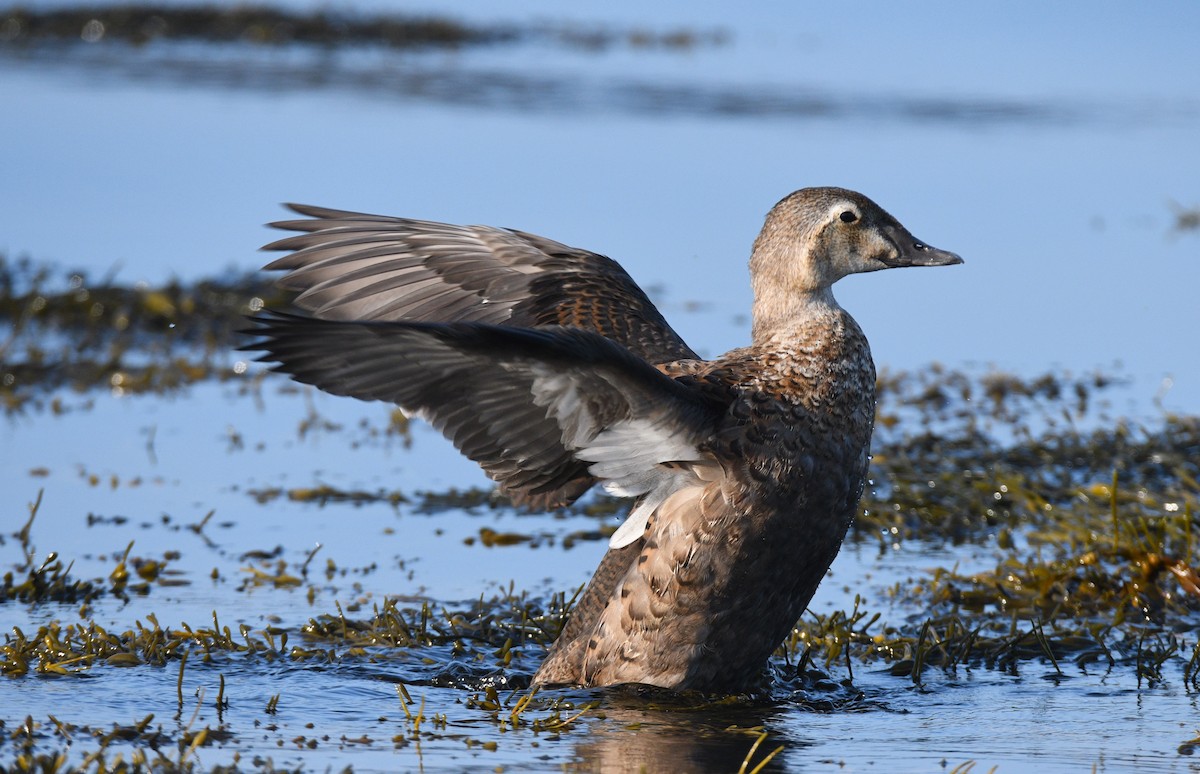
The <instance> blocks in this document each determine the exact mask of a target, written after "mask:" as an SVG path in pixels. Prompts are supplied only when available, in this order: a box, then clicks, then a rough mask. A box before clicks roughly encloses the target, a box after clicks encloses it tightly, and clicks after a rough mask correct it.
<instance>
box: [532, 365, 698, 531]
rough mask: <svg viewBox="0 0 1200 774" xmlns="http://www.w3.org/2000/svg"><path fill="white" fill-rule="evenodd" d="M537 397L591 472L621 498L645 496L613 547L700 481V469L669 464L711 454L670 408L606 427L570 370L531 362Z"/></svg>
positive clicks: (565, 440)
mask: <svg viewBox="0 0 1200 774" xmlns="http://www.w3.org/2000/svg"><path fill="white" fill-rule="evenodd" d="M532 370H533V373H534V374H535V376H534V380H533V385H532V392H533V400H534V403H536V404H537V405H539V406H544V407H545V408H546V412H547V414H548V415H549V416H551V417H553V418H554V420H555V421H556V422H557V423H558V426H559V428H560V429H561V431H562V440H563V445H564V446H565V447H566V448H567V449H569V450H571V451H573V452H575V457H576V458H578V459H580V460H583V461H584V462H590V463H592V464H591V465H589V466H588V472H589V473H591V474H592V475H593V476H595V477H596V478H598V479H600V480H601V481H603V482H604V489H605V491H607V492H608V493H609V494H612V495H616V496H617V497H641V498H642V499H641V502H639V503H638V504H637V505H636V506H635V507H634V508H633V510H632V511H630V513H629V516H628V517H626V519H625V521H624V522H623V523H622V524H621V526H620V527H618V528H617V531H616V532H614V533H613V535H612V537H611V538H609V542H608V545H609V547H610V548H622V547H624V546H627V545H629V544H631V543H633V542H635V541H636V540H637V539H638V538H640V537H641V536H642V533H643V532H645V530H646V523H647V521H649V519H650V516H651V514H653V513H654V512H655V511H656V510H657V509H658V507H659V506H660V505H662V504H663V503H664V502H665V501H666V500H667V498H668V497H670V496H671V495H672V494H674V493H675V492H676V491H678V490H679V489H682V488H683V487H686V486H690V485H692V484H695V483H697V482H698V481H699V480H700V478H699V476H698V475H697V473H696V469H697V468H698V467H703V465H701V466H695V465H686V466H685V467H678V466H675V465H668V464H667V463H681V462H682V463H703V462H705V461H706V460H707V459H708V458H707V457H706V455H704V454H703V453H702V452H701V451H700V450H699V449H698V448H697V447H696V444H695V443H693V442H692V441H690V440H688V439H687V438H686V437H685V436H684V434H683V433H681V432H680V430H681V428H679V427H678V426H674V425H673V424H672V421H671V420H672V416H671V414H670V412H668V411H654V412H653V413H651V414H650V415H649V416H641V417H631V418H628V419H621V420H619V421H617V422H614V423H612V424H611V425H609V426H608V427H601V426H600V420H599V419H598V418H597V417H595V416H594V415H593V414H592V413H591V411H590V410H589V409H591V407H592V405H594V404H591V402H589V401H588V400H587V399H586V398H585V397H584V396H583V395H582V394H581V390H580V385H579V384H578V382H577V381H576V380H575V379H573V378H572V375H571V374H569V373H563V372H558V371H553V370H551V369H550V368H548V367H541V366H538V365H535V366H533V368H532Z"/></svg>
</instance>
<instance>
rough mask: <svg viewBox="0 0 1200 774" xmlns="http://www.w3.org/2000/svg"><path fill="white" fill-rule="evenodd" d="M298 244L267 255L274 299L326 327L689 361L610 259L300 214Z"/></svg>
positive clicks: (503, 232) (484, 235) (434, 226)
mask: <svg viewBox="0 0 1200 774" xmlns="http://www.w3.org/2000/svg"><path fill="white" fill-rule="evenodd" d="M289 207H291V209H292V210H294V211H295V212H297V213H299V214H301V215H306V216H308V219H305V220H289V221H282V222H279V223H273V224H272V225H273V226H275V227H276V228H281V229H286V230H290V231H301V232H305V233H303V234H301V235H299V236H291V237H287V238H285V239H281V240H279V241H277V242H273V243H271V244H269V245H267V246H266V247H264V248H263V249H264V250H289V251H292V252H291V253H290V254H289V255H286V256H284V257H282V258H280V259H278V260H276V261H273V262H272V263H270V264H268V265H267V266H266V268H267V269H269V270H282V271H286V272H287V274H285V275H284V276H283V277H282V278H281V279H280V280H279V284H280V286H281V287H284V288H287V289H290V290H295V291H299V296H298V297H297V299H296V304H297V305H298V306H299V307H300V308H301V309H303V310H305V311H307V312H310V313H311V314H313V315H314V316H316V317H319V318H322V319H327V320H391V321H402V320H408V321H414V322H480V323H489V324H492V325H505V326H512V327H516V328H534V327H542V326H555V325H560V326H571V327H575V328H583V329H585V330H589V331H593V332H595V333H598V334H600V335H602V336H604V337H606V338H609V339H611V340H613V341H615V342H617V343H619V344H621V345H622V346H624V347H625V348H626V349H628V350H629V351H630V352H632V353H633V354H635V355H637V356H638V357H641V358H642V359H644V360H646V361H648V362H650V363H665V362H669V361H673V360H687V359H692V358H695V357H696V354H695V353H694V352H693V351H692V350H691V349H690V348H689V347H688V346H687V344H685V343H684V342H683V339H681V338H680V337H679V335H678V334H677V333H675V331H674V330H672V329H671V326H670V325H668V324H667V321H666V320H665V319H663V316H662V314H661V313H660V312H659V311H658V309H657V308H655V306H654V304H653V303H652V302H651V301H650V299H649V298H648V297H647V296H646V294H645V292H643V291H642V289H641V288H639V287H638V286H637V283H635V282H634V281H633V279H632V278H631V277H630V276H629V274H628V273H626V271H625V270H624V269H622V268H621V266H620V265H619V264H618V263H617V262H616V261H613V260H612V259H610V258H606V257H605V256H602V255H597V254H596V253H591V252H588V251H586V250H580V249H577V248H574V247H568V246H566V245H563V244H559V243H558V242H554V241H552V240H549V239H544V238H542V237H539V236H535V235H533V234H526V233H523V232H520V231H513V230H510V229H503V228H493V227H491V226H454V225H450V224H446V223H432V222H428V221H421V220H409V219H405V218H392V217H386V216H382V215H366V214H362V213H355V212H344V211H341V210H329V209H324V208H320V207H310V206H305V205H296V204H292V205H289Z"/></svg>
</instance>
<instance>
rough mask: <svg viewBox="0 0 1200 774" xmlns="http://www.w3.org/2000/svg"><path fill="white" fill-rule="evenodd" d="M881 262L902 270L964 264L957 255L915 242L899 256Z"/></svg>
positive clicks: (883, 259)
mask: <svg viewBox="0 0 1200 774" xmlns="http://www.w3.org/2000/svg"><path fill="white" fill-rule="evenodd" d="M880 260H882V261H883V262H884V263H885V264H887V265H888V266H889V267H892V268H900V267H901V266H953V265H954V264H956V263H962V262H963V259H962V258H961V257H959V255H958V254H957V253H952V252H950V251H949V250H939V249H937V248H936V247H930V246H929V245H927V244H925V243H924V242H915V241H914V242H912V243H911V244H909V245H907V246H906V247H905V249H904V250H903V251H901V252H900V253H899V254H898V255H895V256H890V257H888V258H881V259H880Z"/></svg>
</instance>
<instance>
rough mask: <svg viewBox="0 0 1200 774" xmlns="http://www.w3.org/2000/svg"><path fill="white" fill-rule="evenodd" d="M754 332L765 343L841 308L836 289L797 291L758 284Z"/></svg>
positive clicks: (755, 295)
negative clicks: (834, 292)
mask: <svg viewBox="0 0 1200 774" xmlns="http://www.w3.org/2000/svg"><path fill="white" fill-rule="evenodd" d="M754 290H755V293H754V312H753V326H752V329H751V336H752V338H753V341H754V343H755V344H764V343H766V342H768V341H770V340H771V339H773V338H776V337H777V336H779V335H780V334H784V333H787V332H789V331H793V330H795V329H797V328H801V327H804V326H807V325H811V324H813V323H814V322H816V321H819V320H820V319H821V318H823V317H830V316H834V315H837V314H838V313H840V312H841V311H842V308H841V307H840V306H838V302H837V300H836V299H834V297H833V289H832V288H830V287H828V286H826V287H824V288H821V289H819V290H811V291H804V292H800V293H797V292H796V291H794V290H791V291H788V292H781V291H780V290H778V289H777V288H766V287H756V288H755V289H754Z"/></svg>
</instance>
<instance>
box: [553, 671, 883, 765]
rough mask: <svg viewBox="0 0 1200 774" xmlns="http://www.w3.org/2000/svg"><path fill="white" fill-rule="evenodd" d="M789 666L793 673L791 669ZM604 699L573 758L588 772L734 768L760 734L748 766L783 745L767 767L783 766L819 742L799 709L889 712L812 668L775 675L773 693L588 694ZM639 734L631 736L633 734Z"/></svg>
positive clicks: (640, 690)
mask: <svg viewBox="0 0 1200 774" xmlns="http://www.w3.org/2000/svg"><path fill="white" fill-rule="evenodd" d="M787 671H789V672H790V671H792V670H791V669H790V668H789V669H788V670H787ZM588 693H590V694H592V695H593V696H595V695H599V696H600V697H601V702H602V703H601V706H600V707H599V708H598V709H597V710H596V711H595V714H600V715H603V717H604V718H605V722H604V723H595V724H592V725H591V726H590V727H589V729H588V734H587V735H580V736H579V737H578V738H577V741H576V747H575V751H574V752H575V758H576V760H578V761H579V762H580V763H581V764H582V768H583V769H584V770H587V771H672V772H734V771H739V770H741V766H742V764H743V762H744V761H746V758H747V755H749V754H750V753H751V749H752V748H753V747H754V745H755V742H756V741H757V740H758V738H759V737H760V736H761V735H762V734H763V732H766V734H767V737H766V738H765V739H764V740H763V741H762V742H761V743H760V744H759V745H758V747H757V749H756V750H754V752H753V756H752V758H751V760H750V763H749V765H748V766H747V767H746V770H752V769H753V768H754V767H755V766H756V765H758V764H759V763H761V762H762V761H763V759H764V758H766V757H767V756H768V755H770V754H771V752H772V751H773V750H775V749H777V748H779V747H782V748H783V749H782V751H781V752H780V753H779V754H778V755H777V756H775V758H774V759H773V760H772V762H771V764H770V765H769V766H768V767H767V770H777V769H780V768H781V764H783V763H784V762H785V759H786V757H787V755H788V751H789V750H796V749H800V748H805V747H811V746H813V745H814V744H816V741H817V740H809V739H803V738H797V737H796V735H795V725H796V724H795V723H794V722H793V723H790V724H789V722H788V721H789V719H791V720H793V721H794V718H795V716H796V714H797V713H808V712H814V713H830V712H832V713H847V712H864V711H871V710H880V709H885V708H884V706H883V705H882V704H880V703H879V702H878V701H875V700H871V699H867V698H866V697H865V696H864V694H863V693H862V691H860V690H859V689H858V688H856V687H855V686H854V685H853V683H852V682H850V681H848V680H847V681H844V682H835V681H833V680H831V679H830V678H829V677H828V676H827V675H825V674H824V673H822V672H820V671H817V670H809V671H806V672H804V673H802V674H799V675H793V676H792V677H790V678H788V677H786V676H784V675H783V674H776V675H775V678H774V679H773V681H772V683H771V693H772V698H770V699H767V698H759V699H753V698H746V697H740V698H736V699H735V698H732V697H730V698H727V699H722V700H719V701H713V702H710V701H705V700H704V699H702V698H700V697H698V696H689V695H688V694H678V693H675V692H672V691H667V690H663V689H658V688H652V687H650V686H632V685H630V686H620V687H616V688H611V689H599V690H597V691H591V692H588ZM631 731H632V732H633V733H630V732H631Z"/></svg>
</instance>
